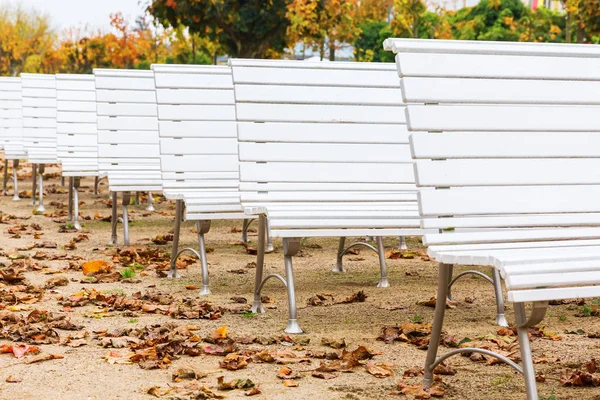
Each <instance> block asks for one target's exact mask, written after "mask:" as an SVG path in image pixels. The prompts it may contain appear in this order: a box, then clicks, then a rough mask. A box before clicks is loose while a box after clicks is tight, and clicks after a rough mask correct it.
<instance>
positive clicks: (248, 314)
mask: <svg viewBox="0 0 600 400" xmlns="http://www.w3.org/2000/svg"><path fill="white" fill-rule="evenodd" d="M254 315H255V314H254V313H253V312H252V311H244V312H242V317H244V318H254Z"/></svg>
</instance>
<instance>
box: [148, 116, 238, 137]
mask: <svg viewBox="0 0 600 400" xmlns="http://www.w3.org/2000/svg"><path fill="white" fill-rule="evenodd" d="M159 118H160V115H159ZM159 125H160V136H161V137H199V136H200V137H203V138H211V137H212V138H220V137H223V138H236V137H237V127H236V123H235V121H160V123H159Z"/></svg>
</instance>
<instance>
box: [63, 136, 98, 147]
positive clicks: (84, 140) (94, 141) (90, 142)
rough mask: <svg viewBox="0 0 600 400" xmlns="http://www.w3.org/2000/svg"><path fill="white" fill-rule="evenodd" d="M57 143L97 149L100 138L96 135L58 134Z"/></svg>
mask: <svg viewBox="0 0 600 400" xmlns="http://www.w3.org/2000/svg"><path fill="white" fill-rule="evenodd" d="M56 144H57V145H58V146H82V147H92V148H96V149H97V148H98V138H97V136H95V135H75V134H62V135H58V138H57V140H56Z"/></svg>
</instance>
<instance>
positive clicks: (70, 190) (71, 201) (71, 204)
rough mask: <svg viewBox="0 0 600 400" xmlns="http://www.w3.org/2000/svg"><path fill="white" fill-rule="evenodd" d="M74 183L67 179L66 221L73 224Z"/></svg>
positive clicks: (70, 178) (71, 179) (71, 178)
mask: <svg viewBox="0 0 600 400" xmlns="http://www.w3.org/2000/svg"><path fill="white" fill-rule="evenodd" d="M74 184H75V183H74V182H73V177H72V176H70V177H69V202H68V204H69V205H68V207H67V211H68V219H69V221H71V222H73V185H74Z"/></svg>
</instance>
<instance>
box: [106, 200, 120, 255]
mask: <svg viewBox="0 0 600 400" xmlns="http://www.w3.org/2000/svg"><path fill="white" fill-rule="evenodd" d="M117 194H118V193H117V192H112V194H111V195H112V217H111V219H110V224H111V235H110V242H109V243H108V244H109V245H111V246H116V245H117V240H118V239H117V223H118V222H119V213H118V212H117V201H118V200H117Z"/></svg>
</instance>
